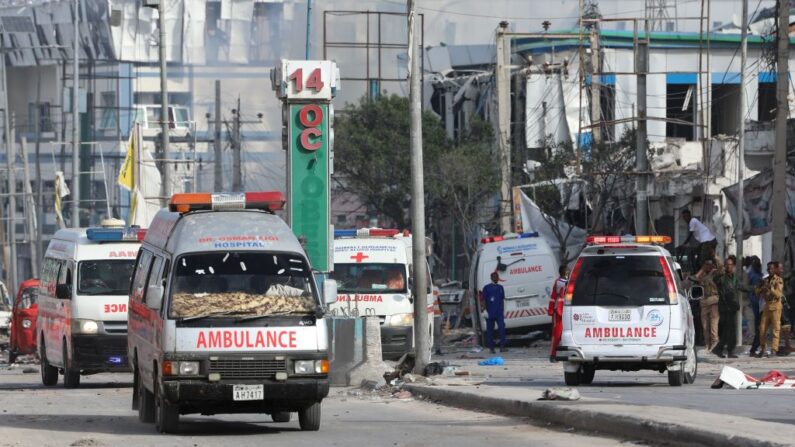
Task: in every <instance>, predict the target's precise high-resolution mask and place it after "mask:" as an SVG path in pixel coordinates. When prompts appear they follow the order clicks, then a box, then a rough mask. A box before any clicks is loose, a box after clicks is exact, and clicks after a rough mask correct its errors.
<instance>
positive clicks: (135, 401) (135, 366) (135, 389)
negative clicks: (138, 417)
mask: <svg viewBox="0 0 795 447" xmlns="http://www.w3.org/2000/svg"><path fill="white" fill-rule="evenodd" d="M140 381H141V379H140V378H139V377H138V361H136V362H135V363H133V392H132V405H131V406H132V409H133V410H137V409H138V402H140V398H139V396H138V387H139V386H141V385H140V384H139V383H138V382H140Z"/></svg>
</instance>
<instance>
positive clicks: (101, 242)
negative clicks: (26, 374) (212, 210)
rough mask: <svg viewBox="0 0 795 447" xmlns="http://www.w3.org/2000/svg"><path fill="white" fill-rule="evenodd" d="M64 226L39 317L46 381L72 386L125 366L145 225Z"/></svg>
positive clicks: (47, 265) (49, 258)
mask: <svg viewBox="0 0 795 447" xmlns="http://www.w3.org/2000/svg"><path fill="white" fill-rule="evenodd" d="M103 223H104V225H103V226H102V227H93V228H75V229H63V230H58V232H56V233H55V236H53V238H52V240H51V241H50V244H49V246H48V247H47V251H46V252H45V254H44V264H43V266H42V274H41V281H40V284H39V296H38V305H39V310H38V316H37V319H36V329H37V334H36V337H37V340H38V342H39V346H38V352H39V357H40V359H41V368H40V369H41V381H42V383H43V384H44V385H46V386H54V385H56V384H57V383H58V373H59V372H60V373H61V374H63V383H64V386H65V387H67V388H75V387H78V386H79V385H80V376H81V375H88V374H94V373H98V372H125V371H129V369H128V368H129V367H128V365H127V292H128V290H129V288H130V277H131V275H132V270H133V267H134V266H135V258H136V256H137V255H138V248H139V247H140V245H141V239H143V236H144V234H145V231H144V230H141V229H139V228H137V227H124V226H123V225H124V222H122V221H118V220H115V219H114V220H110V221H106V222H103Z"/></svg>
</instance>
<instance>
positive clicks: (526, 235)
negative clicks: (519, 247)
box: [480, 231, 538, 244]
mask: <svg viewBox="0 0 795 447" xmlns="http://www.w3.org/2000/svg"><path fill="white" fill-rule="evenodd" d="M529 237H538V231H533V232H532V233H521V234H516V233H506V234H504V235H502V236H489V237H484V238H482V239H481V240H480V243H481V244H490V243H492V242H500V241H507V240H511V239H525V238H529Z"/></svg>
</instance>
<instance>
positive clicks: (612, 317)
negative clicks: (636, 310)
mask: <svg viewBox="0 0 795 447" xmlns="http://www.w3.org/2000/svg"><path fill="white" fill-rule="evenodd" d="M607 320H608V321H630V320H632V311H631V310H617V309H611V310H610V312H609V313H608V315H607Z"/></svg>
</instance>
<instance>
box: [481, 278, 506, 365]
mask: <svg viewBox="0 0 795 447" xmlns="http://www.w3.org/2000/svg"><path fill="white" fill-rule="evenodd" d="M491 282H492V283H491V284H488V285H486V286H485V287H483V291H481V294H482V297H483V301H484V303H485V308H486V312H487V313H488V316H487V317H486V343H488V345H489V349H490V350H491V352H492V353H494V352H495V351H494V332H493V331H494V325H495V324H496V325H497V329H498V330H499V331H500V352H505V351H507V350H508V349H507V348H506V347H505V317H504V308H503V303H504V302H505V289H503V288H502V286H501V285H500V284H499V282H500V274H499V273H497V272H494V273H492V274H491Z"/></svg>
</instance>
